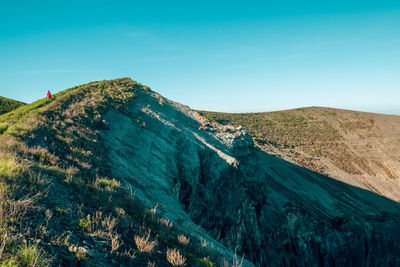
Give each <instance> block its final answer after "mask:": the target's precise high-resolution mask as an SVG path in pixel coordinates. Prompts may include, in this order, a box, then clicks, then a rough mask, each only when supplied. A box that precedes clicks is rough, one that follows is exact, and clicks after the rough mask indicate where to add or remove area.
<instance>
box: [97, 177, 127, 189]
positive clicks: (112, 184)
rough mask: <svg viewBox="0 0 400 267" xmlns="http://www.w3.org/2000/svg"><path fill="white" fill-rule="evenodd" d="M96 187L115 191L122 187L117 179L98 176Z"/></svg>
mask: <svg viewBox="0 0 400 267" xmlns="http://www.w3.org/2000/svg"><path fill="white" fill-rule="evenodd" d="M95 187H96V188H98V189H101V190H106V191H110V192H115V190H116V189H117V188H120V187H121V183H120V182H119V181H117V180H115V179H107V178H97V179H96V182H95Z"/></svg>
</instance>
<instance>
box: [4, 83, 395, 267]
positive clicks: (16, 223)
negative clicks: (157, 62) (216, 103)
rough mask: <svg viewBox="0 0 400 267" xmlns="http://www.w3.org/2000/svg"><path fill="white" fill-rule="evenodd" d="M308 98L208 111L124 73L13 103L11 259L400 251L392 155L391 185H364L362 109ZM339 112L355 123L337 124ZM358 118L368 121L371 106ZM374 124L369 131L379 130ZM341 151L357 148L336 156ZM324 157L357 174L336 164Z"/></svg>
mask: <svg viewBox="0 0 400 267" xmlns="http://www.w3.org/2000/svg"><path fill="white" fill-rule="evenodd" d="M296 112H303V111H290V112H288V113H282V114H283V115H280V114H278V115H276V117H274V116H275V114H274V115H271V117H273V119H271V118H270V117H268V116H270V115H268V114H267V115H262V116H261V117H257V116H254V114H247V115H246V114H242V115H230V114H217V113H209V112H198V111H194V110H191V109H190V108H189V107H187V106H184V105H182V104H179V103H176V102H173V101H170V100H168V99H166V98H164V97H162V96H161V95H159V94H157V93H155V92H153V91H152V90H150V88H148V87H146V86H143V85H141V84H139V83H137V82H135V81H132V80H131V79H129V78H123V79H117V80H112V81H101V82H93V83H89V84H86V85H81V86H77V87H74V88H70V89H67V90H65V91H62V92H60V93H58V94H56V95H55V100H53V101H52V102H50V103H47V102H46V100H45V99H42V100H38V101H37V102H34V103H32V104H29V105H25V106H21V107H19V108H17V109H15V110H12V111H11V112H8V113H5V114H3V115H1V116H0V125H1V129H3V130H2V131H1V135H0V151H1V154H0V177H1V184H0V185H1V198H2V203H5V204H4V205H1V206H0V207H1V210H0V216H1V227H2V228H1V229H2V232H1V235H2V240H3V242H2V244H3V245H2V246H1V247H0V248H1V249H0V257H1V260H3V261H6V262H8V263H10V264H11V263H13V264H17V263H18V264H20V265H24V264H25V265H29V264H33V263H36V265H41V266H45V265H49V264H51V265H89V266H154V264H155V265H156V266H171V265H173V266H179V265H184V264H186V265H187V266H224V265H225V266H228V265H229V266H240V265H243V266H254V265H256V266H318V265H322V266H344V265H346V266H348V265H350V266H353V265H357V266H360V265H361V266H391V265H398V264H400V259H399V258H398V249H399V247H398V239H399V237H400V232H399V229H398V225H399V224H398V223H399V215H400V206H399V204H398V202H396V201H393V200H392V199H396V196H397V193H395V192H393V193H391V194H389V193H387V196H388V197H390V198H392V199H389V198H386V197H384V196H383V195H385V194H386V192H388V191H383V189H382V188H388V187H390V186H391V185H393V184H394V182H392V181H391V182H386V180H385V177H386V176H384V175H385V174H386V175H388V173H386V172H384V171H383V168H380V169H379V168H378V167H369V168H370V170H371V171H372V172H374V173H375V176H373V177H375V179H377V180H380V181H379V184H382V186H381V187H378V186H377V184H378V182H376V183H375V184H373V185H374V188H379V189H378V190H377V191H378V192H377V191H375V190H368V188H366V186H358V184H357V183H359V181H364V180H365V179H366V178H365V179H364V178H363V177H366V176H362V175H363V174H364V172H363V170H364V171H365V172H366V173H368V171H367V169H366V168H364V169H363V168H362V167H360V165H355V163H354V162H353V161H350V159H349V158H348V154H347V153H349V152H348V150H346V149H347V146H351V144H356V141H354V140H353V141H354V143H350V141H346V142H344V141H343V140H350V139H346V138H350V137H354V136H355V137H354V138H356V137H357V135H354V134H353V135H352V132H351V129H352V128H354V127H356V126H357V127H358V125H359V124H358V122H357V121H356V122H355V125H356V126H353V124H351V123H350V124H346V123H345V119H343V120H342V116H344V115H342V113H341V111H332V110H327V112H326V116H327V118H328V119H322V118H323V117H322V116H325V115H321V116H316V115H310V114H308V113H309V111H308V110H307V109H305V111H304V112H305V113H304V115H301V118H300V117H299V115H297V113H296ZM313 112H314V111H313ZM315 112H316V113H318V114H320V113H321V112H320V111H319V110H317V111H315ZM324 112H325V111H322V113H324ZM333 112H336V113H335V114H336V115H334V114H333ZM292 113H296V114H292ZM338 113H340V114H339V116H340V118H341V121H343V123H344V124H343V127H344V128H345V129H348V131H349V135H348V136H347V135H346V136H345V135H343V132H338V131H335V129H337V128H335V127H333V126H332V125H331V123H333V122H332V121H334V119H332V120H331V119H330V118H331V117H334V116H338ZM285 114H286V115H285ZM288 114H289V115H288ZM307 114H308V115H307ZM281 116H282V118H281ZM308 116H310V117H312V118H309V117H308ZM314 117H315V119H314ZM324 118H325V117H324ZM359 118H360V121H361V124H362V123H363V122H364V115H363V114H360V115H359ZM382 118H389V117H385V116H382ZM392 119H393V120H394V121H396V119H397V117H396V118H392V117H390V118H389V119H388V120H392ZM324 121H326V122H324ZM349 121H350V122H351V121H352V120H349ZM338 123H339V125H340V122H338ZM366 123H367V124H366V129H367V130H368V129H370V128H368V127H369V125H370V124H371V123H372V124H373V125H375V124H377V125H378V124H379V129H381V128H380V127H383V126H382V125H383V124H384V119H382V120H381V119H379V120H378V119H376V120H374V121H373V122H371V121H368V119H366ZM368 123H369V124H368ZM331 127H333V129H331ZM339 127H340V126H339ZM357 127H356V128H357ZM371 127H372V126H371ZM394 127H395V126H394ZM372 128H373V127H372ZM357 129H358V128H357ZM373 129H375V128H373ZM343 131H344V130H343ZM360 132H361V131H360ZM360 132H359V133H360ZM366 134H367V133H365V135H363V137H361V136H359V138H360V140H364V139H363V138H366V139H368V138H372V137H368V136H367V135H366ZM349 136H350V137H349ZM368 140H369V139H368ZM318 141H322V143H323V144H326V146H324V145H322V144H320V143H319V142H318ZM362 142H364V141H360V143H359V145H360V147H358V148H354V150H351V152H352V153H354V155H357V156H358V155H360V154H359V153H361V151H362V150H361V148H364V144H363V143H362ZM317 143H318V145H317ZM334 144H338V149H337V150H333V149H332V148H333V147H335V145H334ZM340 144H344V145H345V148H346V149H345V150H341V148H342V146H341V145H340ZM376 145H377V142H376V143H374V144H372V148H371V150H373V148H374V147H375V146H376ZM312 149H314V150H315V151H316V152H315V153H316V155H313V154H312V153H314V152H313V150H312ZM349 151H350V150H349ZM355 151H357V153H356V152H355ZM332 154H333V155H334V156H335V157H338V158H340V159H341V157H342V156H343V160H345V161H346V160H348V162H342V164H343V165H340V164H339V163H337V165H336V164H335V163H336V161H335V160H333V159H332V158H331V157H334V156H332ZM350 155H353V154H350ZM309 156H312V157H314V158H312V159H310V160H308V157H309ZM324 159H331V161H330V162H333V163H332V164H333V165H335V166H336V167H337V169H339V170H342V171H343V172H345V173H346V174H348V176H346V179H347V180H345V179H344V178H343V179H338V178H337V177H334V175H332V174H334V173H331V172H329V170H333V169H334V168H333V167H332V169H329V168H327V167H329V166H331V165H329V164H328V163H327V161H325V160H324ZM351 160H352V158H351ZM362 160H363V159H361V161H362ZM319 162H323V163H324V164H325V165H323V164H322V163H321V164H319ZM378 162H380V163H381V164H383V165H384V163H383V162H382V161H378ZM385 162H386V163H387V166H395V165H393V164H392V163H391V162H389V161H385ZM376 165H377V166H378V165H379V163H378V164H376ZM343 166H353V167H354V172H351V171H349V170H350V169H351V168H350V169H345V167H343ZM366 166H370V165H369V163H368V164H366ZM320 167H321V168H322V167H325V169H323V170H321V169H320ZM393 168H394V167H393ZM393 168H392V169H393ZM327 170H328V171H327ZM356 170H358V171H359V172H361V174H360V173H356ZM378 170H382V171H381V172H380V171H378ZM382 172H383V173H382ZM338 173H340V174H342V173H341V172H338ZM391 173H392V175H394V176H396V175H397V173H398V172H397V171H396V170H393V171H392V172H391ZM357 175H358V176H357ZM371 175H372V174H371ZM330 176H331V177H330ZM340 177H342V176H340ZM371 177H372V176H371ZM334 178H335V179H334ZM389 178H390V179H393V180H396V181H397V180H398V177H389ZM362 179H364V180H362ZM363 185H365V183H363ZM374 191H375V192H374ZM51 255H54V256H53V257H52V256H51ZM241 256H243V257H244V259H242V257H241ZM34 261H36V262H34Z"/></svg>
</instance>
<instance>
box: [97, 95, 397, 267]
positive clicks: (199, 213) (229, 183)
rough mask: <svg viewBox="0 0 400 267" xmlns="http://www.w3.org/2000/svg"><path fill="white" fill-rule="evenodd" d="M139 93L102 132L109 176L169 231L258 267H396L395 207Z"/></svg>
mask: <svg viewBox="0 0 400 267" xmlns="http://www.w3.org/2000/svg"><path fill="white" fill-rule="evenodd" d="M159 99H160V96H159V95H158V94H156V93H153V92H145V91H141V92H139V94H138V96H137V97H136V98H135V100H134V101H133V102H132V103H131V105H130V107H129V111H128V113H127V114H128V115H123V114H121V113H118V112H115V111H111V112H109V113H108V114H107V116H106V120H107V123H108V127H109V129H108V130H105V131H104V132H103V133H102V136H103V138H104V140H105V141H106V144H107V151H108V152H109V154H108V165H109V168H110V171H111V172H112V173H113V175H114V176H115V177H117V178H119V179H121V181H123V182H124V183H125V185H126V186H127V187H129V188H130V189H132V190H133V191H134V192H135V193H136V196H137V197H139V198H141V199H143V200H144V201H145V202H146V203H147V204H148V205H149V206H155V205H157V204H158V205H159V210H160V211H161V212H162V213H164V216H165V217H167V218H169V219H170V220H172V221H173V223H174V225H175V226H177V227H179V228H180V229H182V231H185V232H187V233H189V234H191V235H193V236H195V237H197V238H199V239H200V238H203V239H205V240H207V242H208V243H209V244H210V245H212V246H213V247H214V248H216V249H217V250H218V251H220V252H221V254H223V255H224V256H225V257H226V258H232V251H233V250H234V249H235V248H236V247H237V250H238V254H239V255H243V254H244V255H245V258H246V259H248V260H249V262H244V265H249V266H250V265H252V264H251V262H253V263H254V264H256V265H258V266H278V265H283V266H293V265H299V266H318V265H322V266H343V265H364V266H369V265H376V266H378V265H379V266H382V265H389V264H390V263H392V264H396V263H397V264H399V263H400V262H399V260H398V259H397V257H396V254H397V253H398V249H399V246H398V242H397V241H396V240H397V238H398V237H400V236H399V233H400V232H399V229H398V228H399V227H398V226H397V224H396V223H397V222H399V220H398V217H397V215H398V214H400V208H399V206H398V204H397V203H396V202H392V201H390V200H387V199H384V198H382V197H380V196H378V195H376V194H374V193H371V192H369V191H366V190H363V189H359V188H356V187H352V186H350V185H347V184H344V183H341V182H338V181H335V180H333V179H330V178H329V177H325V176H322V175H319V174H317V173H314V172H311V171H309V170H307V169H304V168H301V167H299V166H297V165H293V164H291V163H289V162H286V161H284V160H281V159H279V158H276V157H274V156H271V155H269V154H266V153H265V152H263V151H261V150H258V149H257V148H255V147H254V145H253V141H252V138H251V136H250V135H249V134H248V133H247V132H246V131H245V130H244V129H243V128H241V127H239V128H234V127H231V126H220V125H217V124H210V123H206V122H205V121H204V120H203V119H202V118H201V117H199V116H198V115H197V114H196V113H195V112H193V111H192V110H191V109H189V108H188V107H186V106H183V105H180V104H177V103H174V102H172V101H168V100H165V101H159Z"/></svg>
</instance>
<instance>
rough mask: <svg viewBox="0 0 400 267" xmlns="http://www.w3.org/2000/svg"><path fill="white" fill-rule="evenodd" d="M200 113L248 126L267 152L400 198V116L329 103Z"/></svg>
mask: <svg viewBox="0 0 400 267" xmlns="http://www.w3.org/2000/svg"><path fill="white" fill-rule="evenodd" d="M199 113H200V114H201V115H203V116H205V117H206V118H208V119H210V120H212V121H216V122H218V123H221V124H233V125H235V126H239V125H242V126H243V127H244V128H245V129H246V130H248V131H249V133H250V134H251V136H252V137H253V139H254V141H255V143H256V144H257V145H258V146H259V147H260V148H262V149H263V150H264V151H266V152H267V153H270V154H274V155H277V156H280V157H282V158H284V159H286V160H289V161H291V162H294V163H296V164H299V165H301V166H304V167H306V168H308V169H310V170H313V171H316V172H319V173H321V174H324V175H329V176H330V177H333V178H336V179H338V180H341V181H344V182H346V183H350V184H352V185H355V186H360V187H363V188H365V189H368V190H372V191H373V192H376V193H378V194H381V195H384V196H386V197H389V198H391V199H393V200H396V201H400V183H399V178H400V164H399V163H400V156H399V147H400V131H399V129H400V116H396V115H384V114H376V113H366V112H358V111H351V110H343V109H333V108H324V107H307V108H297V109H292V110H284V111H276V112H260V113H218V112H208V111H199ZM383 181H385V182H383Z"/></svg>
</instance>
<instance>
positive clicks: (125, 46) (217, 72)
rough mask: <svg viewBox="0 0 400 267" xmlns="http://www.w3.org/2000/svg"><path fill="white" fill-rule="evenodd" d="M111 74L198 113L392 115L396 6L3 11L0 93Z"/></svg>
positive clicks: (395, 109)
mask: <svg viewBox="0 0 400 267" xmlns="http://www.w3.org/2000/svg"><path fill="white" fill-rule="evenodd" d="M6 2H8V3H6ZM118 77H132V78H133V79H135V80H137V81H139V82H142V83H144V84H146V85H149V86H150V87H151V88H152V89H153V90H155V91H157V92H159V93H161V94H163V95H164V96H166V97H168V98H170V99H172V100H176V101H179V102H181V103H184V104H187V105H189V106H190V107H192V108H195V109H205V110H216V111H229V112H235V111H236V112H242V111H269V110H277V109H287V108H294V107H301V106H311V105H318V106H330V107H344V108H353V109H358V110H366V111H376V112H386V113H396V114H400V1H385V0H380V1H369V0H364V1H351V0H347V1H343V0H335V1H329V0H325V1H321V0H318V1H301V0H297V1H286V0H280V1H250V0H249V1H235V0H231V1H207V0H202V1H191V0H184V1H128V0H124V1H118V0H116V1H115V0H114V1H101V0H98V1H83V0H80V1H74V0H70V1H54V0H52V1H40V0H39V1H3V2H2V3H1V8H0V95H1V96H5V97H9V98H14V99H18V100H22V101H25V102H32V101H34V100H36V99H38V98H41V97H44V94H45V92H46V91H47V89H50V90H52V91H54V92H57V91H60V90H63V89H66V88H69V87H72V86H74V85H78V84H82V83H86V82H90V81H95V80H104V79H113V78H118Z"/></svg>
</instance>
